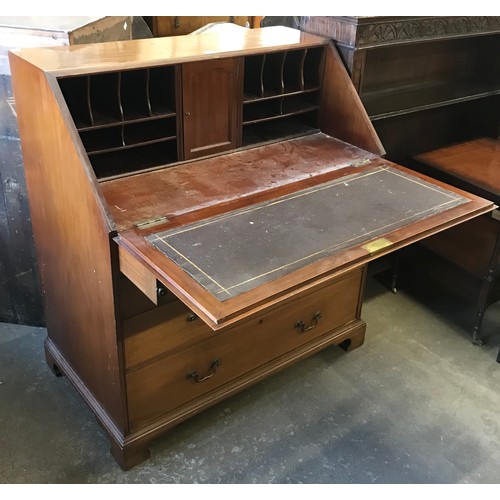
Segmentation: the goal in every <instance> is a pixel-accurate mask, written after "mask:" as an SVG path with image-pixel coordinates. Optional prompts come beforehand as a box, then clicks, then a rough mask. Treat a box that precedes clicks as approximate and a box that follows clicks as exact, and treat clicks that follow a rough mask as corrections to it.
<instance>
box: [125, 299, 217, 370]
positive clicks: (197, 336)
mask: <svg viewBox="0 0 500 500" xmlns="http://www.w3.org/2000/svg"><path fill="white" fill-rule="evenodd" d="M123 333H124V340H125V342H124V345H125V367H126V368H127V369H130V368H133V367H134V366H137V365H139V364H141V363H144V362H145V361H147V360H149V359H151V358H153V357H155V356H158V355H159V354H162V353H165V352H167V351H168V352H170V351H175V350H179V349H181V348H183V347H187V346H188V345H192V344H194V343H198V342H200V341H202V340H205V339H207V338H210V337H213V336H214V332H213V330H212V329H211V328H210V327H209V326H207V325H206V324H205V323H204V322H203V321H202V320H201V319H199V318H198V317H197V316H195V315H194V314H192V313H191V311H190V310H189V309H188V308H187V307H186V306H185V305H184V304H183V303H182V302H181V301H179V300H174V301H173V302H170V303H169V304H166V305H165V306H162V307H157V308H156V309H153V310H151V311H148V312H146V313H144V314H140V315H138V316H135V317H133V318H129V319H127V320H125V321H124V322H123Z"/></svg>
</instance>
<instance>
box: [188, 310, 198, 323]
mask: <svg viewBox="0 0 500 500" xmlns="http://www.w3.org/2000/svg"><path fill="white" fill-rule="evenodd" d="M197 319H198V316H196V314H195V313H194V312H192V313H189V314H188V315H187V317H186V321H189V322H191V321H196V320H197Z"/></svg>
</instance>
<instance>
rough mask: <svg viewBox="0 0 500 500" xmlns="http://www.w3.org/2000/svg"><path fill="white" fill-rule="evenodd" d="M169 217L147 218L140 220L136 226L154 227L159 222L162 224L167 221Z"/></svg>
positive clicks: (141, 227) (142, 227) (143, 227)
mask: <svg viewBox="0 0 500 500" xmlns="http://www.w3.org/2000/svg"><path fill="white" fill-rule="evenodd" d="M167 220H168V219H167V218H166V217H156V218H155V219H148V220H145V221H143V222H138V223H137V224H136V227H137V228H138V229H146V228H148V227H153V226H157V225H158V224H162V223H163V222H167Z"/></svg>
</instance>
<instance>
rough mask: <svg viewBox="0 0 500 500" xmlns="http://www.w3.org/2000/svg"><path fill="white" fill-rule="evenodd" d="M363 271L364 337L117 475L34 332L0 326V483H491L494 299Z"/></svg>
mask: <svg viewBox="0 0 500 500" xmlns="http://www.w3.org/2000/svg"><path fill="white" fill-rule="evenodd" d="M472 311H473V309H471V308H470V307H469V306H468V305H467V304H464V303H463V302H461V301H458V300H457V299H455V298H451V297H449V296H446V295H445V294H443V293H441V292H440V291H437V290H434V291H431V292H429V291H425V292H422V291H419V290H418V288H417V289H411V288H410V289H406V290H405V289H402V290H400V291H399V293H398V294H396V295H393V294H392V293H391V292H389V291H388V290H387V289H386V288H385V287H384V286H382V285H381V284H380V283H379V282H378V281H376V280H374V279H369V280H368V283H367V291H366V297H365V302H364V306H363V318H364V319H365V321H366V322H367V324H368V329H367V337H366V342H365V344H364V345H363V346H362V347H361V348H359V349H357V350H354V351H352V352H350V353H345V352H343V351H341V350H340V349H338V348H332V349H327V350H325V351H323V352H321V353H319V354H317V355H315V356H313V357H311V358H309V359H306V360H304V361H301V362H299V363H298V364H296V365H295V366H293V367H291V368H289V369H287V370H285V371H282V372H280V373H279V374H277V375H275V376H273V377H272V378H270V379H268V380H266V381H264V382H262V383H259V384H258V385H256V386H254V387H253V388H251V389H248V390H246V391H244V392H243V393H241V394H239V395H237V396H235V397H233V398H231V399H229V400H227V401H225V402H223V403H221V404H219V405H217V406H215V407H213V408H212V409H210V410H208V411H205V412H204V413H202V414H200V415H198V416H196V417H194V418H193V419H191V420H190V421H188V422H185V423H183V424H181V425H179V426H178V427H177V428H176V429H174V431H172V432H171V433H170V434H168V435H166V436H164V437H163V438H160V439H158V440H157V441H156V442H155V443H154V444H153V446H152V447H151V452H152V456H151V459H150V460H148V461H147V462H144V463H143V464H141V465H139V466H137V467H135V468H133V469H132V470H130V471H128V472H123V471H122V470H121V469H120V468H119V467H118V465H117V464H116V463H115V462H114V460H113V459H112V457H111V455H110V454H109V452H108V449H109V445H108V441H107V438H106V436H105V435H104V433H103V431H102V430H101V429H100V427H99V426H98V425H97V423H96V421H95V419H94V418H93V415H92V413H91V412H90V410H89V409H88V408H87V407H86V406H85V404H84V403H83V401H82V400H81V398H80V397H79V396H78V394H77V393H76V392H75V391H74V390H73V389H72V387H71V385H70V384H69V382H68V380H67V379H65V378H56V377H54V376H53V375H52V373H51V372H50V371H49V370H48V368H47V367H46V365H45V362H44V355H43V340H44V336H45V330H44V329H40V328H30V327H22V326H16V325H10V324H5V323H4V324H0V464H1V467H0V482H1V483H225V484H226V483H239V484H241V483H330V484H331V483H385V484H387V483H447V484H451V483H489V484H498V483H500V411H499V410H500V364H497V363H496V356H497V352H498V348H499V344H500V304H499V303H497V304H496V305H494V306H492V307H491V308H490V309H489V310H488V312H487V316H486V319H485V322H484V326H483V333H484V334H485V335H486V336H487V337H489V341H488V344H487V345H484V346H482V347H477V346H472V345H471V343H470V337H469V331H468V330H469V328H470V322H471V314H472Z"/></svg>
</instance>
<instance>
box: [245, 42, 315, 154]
mask: <svg viewBox="0 0 500 500" xmlns="http://www.w3.org/2000/svg"><path fill="white" fill-rule="evenodd" d="M323 57H324V49H323V48H309V49H304V50H291V51H281V52H273V53H269V54H259V55H253V56H248V57H246V58H245V69H244V72H245V73H244V74H245V76H244V90H243V93H244V96H243V132H242V137H243V139H242V145H243V146H249V145H252V144H256V143H261V142H267V141H272V140H276V139H279V138H280V137H283V136H284V137H293V136H295V135H298V134H305V133H309V132H312V131H317V130H318V128H319V127H318V123H319V116H318V110H319V98H320V91H321V84H320V82H321V79H322V71H323ZM277 120H279V128H280V129H281V132H280V133H279V134H277V133H276V121H277Z"/></svg>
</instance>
